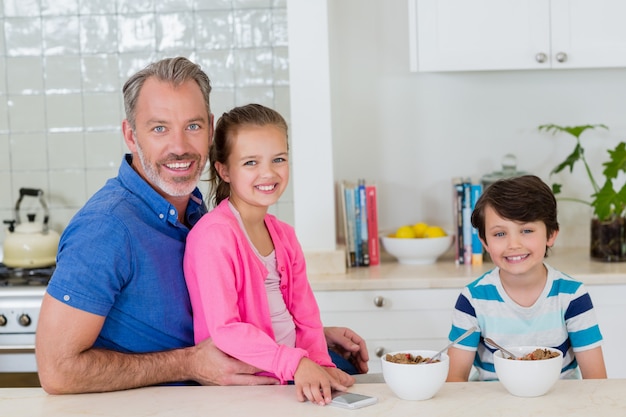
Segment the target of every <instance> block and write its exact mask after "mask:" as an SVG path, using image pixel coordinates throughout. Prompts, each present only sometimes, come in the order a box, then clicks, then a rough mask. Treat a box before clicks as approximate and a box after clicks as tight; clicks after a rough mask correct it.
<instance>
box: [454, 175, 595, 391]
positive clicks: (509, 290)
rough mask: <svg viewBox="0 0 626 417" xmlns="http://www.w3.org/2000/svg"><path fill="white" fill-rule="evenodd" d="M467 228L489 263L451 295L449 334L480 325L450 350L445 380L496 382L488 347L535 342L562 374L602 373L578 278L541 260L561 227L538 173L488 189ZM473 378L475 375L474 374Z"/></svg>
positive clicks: (588, 300) (590, 310) (587, 375)
mask: <svg viewBox="0 0 626 417" xmlns="http://www.w3.org/2000/svg"><path fill="white" fill-rule="evenodd" d="M472 226H474V227H475V228H476V229H477V230H478V235H479V237H480V240H481V242H482V244H483V246H484V247H485V250H486V251H487V252H488V253H489V255H490V257H491V259H492V260H493V263H494V264H495V266H496V267H495V268H494V269H493V270H491V271H489V272H487V273H485V274H484V275H483V276H481V277H480V278H478V279H477V280H475V281H474V282H472V283H470V284H469V285H467V286H466V287H465V288H464V289H463V290H462V292H461V294H460V295H459V298H458V299H457V302H456V305H455V309H454V312H453V316H452V329H451V330H450V335H449V339H450V340H454V339H455V338H456V337H457V336H459V335H460V334H461V333H463V332H464V331H465V330H466V329H469V328H470V327H472V326H476V327H477V328H478V330H477V331H476V332H475V333H474V334H473V335H472V336H470V337H468V338H466V339H465V340H463V341H462V342H460V343H459V344H457V345H456V346H455V347H452V348H450V349H449V350H448V355H449V357H450V370H449V372H448V381H449V382H453V381H467V380H468V379H469V377H470V371H471V369H472V365H474V367H475V368H476V370H477V371H478V374H477V376H476V379H478V380H493V379H497V377H496V374H495V370H494V365H493V352H495V350H496V349H494V348H493V347H491V346H488V345H486V344H485V342H484V338H486V337H489V338H491V339H493V340H494V341H496V342H497V343H499V344H500V345H502V346H522V345H525V346H526V345H535V346H546V347H550V348H553V349H559V350H561V351H562V352H563V367H562V371H561V378H577V377H579V374H578V368H580V373H581V374H582V377H583V378H606V368H605V365H604V358H603V355H602V347H601V343H602V335H601V333H600V329H599V327H598V323H597V320H596V317H595V312H594V310H593V304H592V302H591V298H590V297H589V294H588V293H587V290H586V289H585V287H584V286H583V284H582V283H580V282H578V281H575V280H573V279H572V278H570V277H569V276H567V275H565V274H563V273H562V272H559V271H557V270H556V269H554V268H552V267H551V266H549V265H548V264H546V263H544V258H545V257H547V252H548V249H549V248H551V247H552V246H553V245H554V242H555V240H556V237H557V235H558V232H559V224H558V222H557V207H556V199H555V198H554V194H553V193H552V191H551V190H550V188H549V187H548V186H547V185H546V184H545V183H544V182H543V181H542V180H541V179H540V178H538V177H536V176H534V175H525V176H521V177H516V178H509V179H504V180H500V181H497V182H495V183H494V184H492V185H490V186H489V187H487V188H486V189H485V191H484V193H483V195H482V196H481V197H480V199H479V200H478V202H477V204H476V207H475V209H474V212H473V213H472ZM472 379H475V378H472Z"/></svg>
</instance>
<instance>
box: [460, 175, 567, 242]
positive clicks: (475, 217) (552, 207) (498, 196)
mask: <svg viewBox="0 0 626 417" xmlns="http://www.w3.org/2000/svg"><path fill="white" fill-rule="evenodd" d="M487 207H492V208H493V209H494V210H495V211H496V213H498V215H499V216H500V217H503V218H505V219H507V220H512V221H516V222H535V221H542V222H543V223H544V224H545V225H546V232H547V238H550V236H551V235H552V233H554V232H555V231H558V230H559V222H558V221H557V216H556V211H557V210H556V198H555V197H554V193H553V192H552V190H551V189H550V187H549V186H548V185H547V184H546V183H545V182H543V181H542V180H541V178H539V177H537V176H535V175H524V176H521V177H515V178H506V179H501V180H498V181H496V182H494V183H493V184H491V185H490V186H488V187H487V188H485V190H484V191H483V194H482V195H481V196H480V198H479V199H478V201H477V202H476V207H475V208H474V211H473V213H472V226H474V227H475V228H476V229H477V230H478V235H479V236H480V238H481V239H482V240H483V241H485V242H486V239H485V209H486V208H487Z"/></svg>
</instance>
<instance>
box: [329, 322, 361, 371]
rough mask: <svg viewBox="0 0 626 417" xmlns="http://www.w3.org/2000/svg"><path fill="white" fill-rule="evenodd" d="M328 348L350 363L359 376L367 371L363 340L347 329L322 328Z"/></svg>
mask: <svg viewBox="0 0 626 417" xmlns="http://www.w3.org/2000/svg"><path fill="white" fill-rule="evenodd" d="M324 335H325V336H326V343H327V344H328V348H329V349H330V350H333V351H335V352H337V353H338V354H340V355H341V356H342V357H343V358H344V359H347V360H348V361H350V362H351V363H352V364H353V365H354V366H355V367H356V369H357V370H358V371H359V373H361V374H366V373H367V371H368V370H369V367H368V366H367V361H369V359H370V358H369V354H368V353H367V346H366V345H365V340H363V338H361V336H359V335H358V334H356V333H355V332H353V331H352V330H350V329H348V328H347V327H324Z"/></svg>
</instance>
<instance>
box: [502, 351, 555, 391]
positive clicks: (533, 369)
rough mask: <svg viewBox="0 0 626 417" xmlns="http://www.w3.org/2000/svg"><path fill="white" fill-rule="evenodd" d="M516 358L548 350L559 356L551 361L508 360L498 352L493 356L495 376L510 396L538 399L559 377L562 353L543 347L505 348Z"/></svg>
mask: <svg viewBox="0 0 626 417" xmlns="http://www.w3.org/2000/svg"><path fill="white" fill-rule="evenodd" d="M506 349H507V350H509V351H510V352H511V353H512V354H514V355H515V356H517V357H521V356H524V355H527V354H529V353H531V352H532V351H534V350H535V349H549V350H551V351H553V352H557V353H558V354H559V356H557V357H554V358H551V359H539V360H534V361H532V360H515V359H508V357H506V358H505V357H504V356H503V355H502V351H500V350H498V351H496V352H494V354H493V362H494V366H495V368H496V375H497V376H498V379H499V380H500V382H501V383H502V385H504V388H506V389H507V391H509V392H510V393H511V394H513V395H515V396H517V397H539V396H541V395H544V394H546V393H547V392H548V391H549V390H550V388H552V386H553V385H554V383H555V382H556V381H557V380H558V379H559V376H560V375H561V367H562V366H563V353H562V352H561V351H560V350H558V349H552V348H546V347H543V346H518V347H511V348H509V347H506Z"/></svg>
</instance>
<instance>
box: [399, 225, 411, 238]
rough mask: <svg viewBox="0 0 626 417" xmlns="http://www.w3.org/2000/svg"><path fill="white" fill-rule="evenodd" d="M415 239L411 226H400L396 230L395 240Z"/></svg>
mask: <svg viewBox="0 0 626 417" xmlns="http://www.w3.org/2000/svg"><path fill="white" fill-rule="evenodd" d="M414 237H415V231H414V230H413V228H412V227H411V226H400V227H398V230H396V238H399V239H413V238H414Z"/></svg>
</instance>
